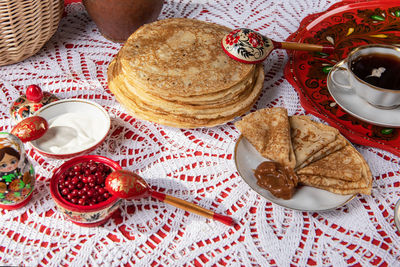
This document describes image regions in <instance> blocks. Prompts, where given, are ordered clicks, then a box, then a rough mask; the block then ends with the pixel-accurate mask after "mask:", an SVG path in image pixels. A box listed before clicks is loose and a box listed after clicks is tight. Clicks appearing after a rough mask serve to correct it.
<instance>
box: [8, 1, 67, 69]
mask: <svg viewBox="0 0 400 267" xmlns="http://www.w3.org/2000/svg"><path fill="white" fill-rule="evenodd" d="M63 9H64V1H63V0H29V1H28V0H0V66H3V65H8V64H12V63H16V62H19V61H21V60H24V59H26V58H28V57H30V56H32V55H34V54H35V53H37V52H38V51H39V50H40V48H42V46H43V45H44V44H45V43H46V42H47V41H48V40H49V39H50V38H51V36H53V34H54V33H55V31H56V30H57V27H58V24H59V22H60V19H61V16H62V13H63Z"/></svg>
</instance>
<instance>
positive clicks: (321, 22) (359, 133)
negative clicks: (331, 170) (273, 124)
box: [285, 0, 400, 156]
mask: <svg viewBox="0 0 400 267" xmlns="http://www.w3.org/2000/svg"><path fill="white" fill-rule="evenodd" d="M287 41H293V42H306V43H315V44H324V45H334V46H335V52H334V53H333V54H332V55H326V54H323V53H314V54H312V53H307V52H300V51H295V52H291V53H289V55H290V61H289V62H288V64H287V65H286V67H285V77H286V79H287V80H288V81H289V82H290V83H291V84H292V85H293V86H294V87H295V89H296V90H297V92H298V94H299V97H300V102H301V105H302V106H303V107H304V109H305V110H306V111H307V112H309V113H311V114H313V115H315V116H317V117H320V118H321V119H323V120H325V121H327V122H328V123H329V124H331V125H332V126H334V127H336V128H338V129H339V130H340V132H341V133H342V134H343V135H344V136H345V137H346V138H348V139H349V140H350V141H352V142H354V143H358V144H361V145H367V146H372V147H377V148H381V149H384V150H387V151H389V152H391V153H393V154H395V155H397V156H400V135H399V131H400V129H398V128H385V127H379V126H375V125H372V124H369V123H367V122H364V121H361V120H359V119H357V118H355V117H353V116H351V115H350V114H348V113H346V111H344V110H343V109H342V108H341V107H340V106H339V105H338V104H337V103H336V102H335V101H334V100H333V98H332V96H331V95H330V93H329V91H328V89H327V85H326V78H327V74H328V72H329V70H330V69H331V68H332V66H334V65H335V64H336V63H337V62H339V61H340V60H342V59H344V58H345V57H346V56H347V54H348V53H349V52H350V51H351V50H352V49H353V48H354V47H357V46H360V45H365V44H371V43H384V44H398V45H399V44H400V1H398V0H386V1H364V2H358V1H343V2H340V3H337V4H335V5H333V6H331V7H330V8H329V9H328V10H327V11H325V12H322V13H318V14H313V15H310V16H308V17H306V18H305V19H303V21H302V22H301V24H300V27H299V29H298V30H297V31H296V32H295V33H293V34H292V35H290V36H289V38H288V39H287Z"/></svg>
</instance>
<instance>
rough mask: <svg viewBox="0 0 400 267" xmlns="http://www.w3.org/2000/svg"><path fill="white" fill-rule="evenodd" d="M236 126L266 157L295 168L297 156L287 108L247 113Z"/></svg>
mask: <svg viewBox="0 0 400 267" xmlns="http://www.w3.org/2000/svg"><path fill="white" fill-rule="evenodd" d="M235 126H236V127H237V128H238V129H239V131H240V132H241V133H242V134H243V136H244V137H245V138H246V139H247V140H248V141H249V142H250V143H251V144H252V145H253V146H254V148H255V149H256V150H257V151H258V152H259V153H260V154H261V155H262V156H263V157H265V158H268V159H270V160H273V161H276V162H279V163H281V164H282V165H284V166H287V167H289V168H294V166H295V164H296V158H295V155H294V152H293V148H292V142H291V138H290V126H289V118H288V114H287V110H286V109H285V108H265V109H260V110H257V111H255V112H252V113H250V114H247V115H246V116H244V117H243V118H242V120H240V121H237V122H235Z"/></svg>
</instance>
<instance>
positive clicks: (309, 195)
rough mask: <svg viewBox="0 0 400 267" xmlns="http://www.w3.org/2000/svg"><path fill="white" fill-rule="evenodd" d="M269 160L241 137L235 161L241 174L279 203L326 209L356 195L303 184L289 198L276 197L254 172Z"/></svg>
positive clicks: (293, 207) (236, 147)
mask: <svg viewBox="0 0 400 267" xmlns="http://www.w3.org/2000/svg"><path fill="white" fill-rule="evenodd" d="M267 160H268V159H266V158H264V157H262V156H261V155H260V153H258V151H257V150H256V149H255V148H254V147H253V146H252V145H251V144H250V143H249V142H248V141H247V139H246V138H243V136H240V137H239V140H238V141H237V143H236V146H235V163H236V168H237V170H238V172H239V174H240V176H241V177H242V178H243V180H244V181H245V182H246V183H247V184H248V185H249V186H250V187H251V188H252V189H253V190H254V191H256V192H257V193H258V194H260V195H261V196H263V197H264V198H266V199H268V200H269V201H271V202H273V203H275V204H277V205H280V206H282V207H285V208H290V209H293V210H300V211H325V210H331V209H336V208H338V207H340V206H343V205H344V204H346V203H347V202H349V201H350V200H352V199H353V198H354V197H355V195H338V194H334V193H331V192H329V191H325V190H322V189H318V188H315V187H310V186H302V187H299V188H298V189H297V191H296V193H295V194H294V196H293V197H292V198H291V199H289V200H284V199H280V198H276V197H275V196H273V195H272V194H271V193H270V192H269V191H268V190H266V189H263V188H262V187H260V186H258V185H257V179H256V177H255V176H254V172H253V170H255V169H256V168H257V166H258V165H259V164H260V163H261V162H263V161H267Z"/></svg>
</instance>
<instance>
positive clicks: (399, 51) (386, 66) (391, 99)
mask: <svg viewBox="0 0 400 267" xmlns="http://www.w3.org/2000/svg"><path fill="white" fill-rule="evenodd" d="M329 76H330V77H331V80H332V82H333V83H334V84H335V85H336V86H339V87H341V88H343V89H345V90H349V91H350V92H354V93H355V94H356V95H357V96H359V97H361V98H362V99H364V100H366V101H367V102H368V103H370V104H371V105H373V106H375V107H377V108H381V109H393V108H397V107H398V106H399V105H400V48H398V47H395V46H391V45H381V44H373V45H364V46H360V47H357V48H356V49H354V50H353V51H351V52H350V54H349V55H348V56H347V58H346V59H344V60H342V61H340V62H339V63H337V64H336V65H335V66H334V67H333V68H332V70H331V72H330V74H329Z"/></svg>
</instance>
